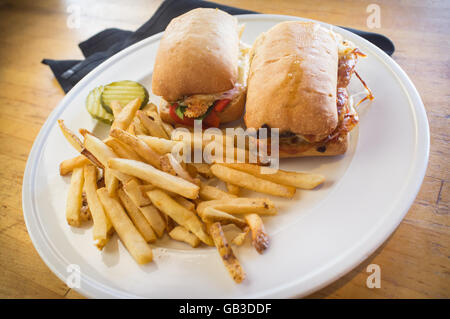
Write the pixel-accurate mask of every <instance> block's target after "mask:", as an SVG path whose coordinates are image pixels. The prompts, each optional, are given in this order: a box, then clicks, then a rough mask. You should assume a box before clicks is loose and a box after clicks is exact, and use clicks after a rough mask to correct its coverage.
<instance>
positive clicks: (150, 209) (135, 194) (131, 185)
mask: <svg viewBox="0 0 450 319" xmlns="http://www.w3.org/2000/svg"><path fill="white" fill-rule="evenodd" d="M140 186H144V185H139V184H138V183H137V181H136V180H130V181H129V182H128V183H126V184H124V185H123V190H124V191H125V193H126V194H127V195H128V197H130V199H131V200H132V201H133V203H134V204H135V205H136V206H137V207H138V208H139V210H140V211H141V213H142V214H143V215H144V217H145V218H146V219H147V221H148V223H149V224H150V226H152V228H153V230H154V231H155V232H156V234H157V235H158V237H161V236H162V235H163V233H164V229H165V227H166V223H165V221H164V219H163V217H162V216H161V214H160V213H159V212H158V210H157V209H156V207H154V206H153V205H152V202H151V200H150V199H149V198H148V196H147V194H146V193H145V192H143V191H142V190H141V187H140ZM152 189H155V187H154V186H152Z"/></svg>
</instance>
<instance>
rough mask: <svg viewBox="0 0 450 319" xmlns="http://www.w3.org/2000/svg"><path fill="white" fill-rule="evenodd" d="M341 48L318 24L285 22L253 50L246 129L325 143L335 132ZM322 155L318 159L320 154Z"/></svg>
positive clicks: (274, 28) (260, 40)
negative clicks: (265, 129)
mask: <svg viewBox="0 0 450 319" xmlns="http://www.w3.org/2000/svg"><path fill="white" fill-rule="evenodd" d="M337 67H338V45H337V42H336V40H335V38H334V37H333V36H332V35H331V34H330V32H328V31H327V30H326V29H324V28H323V27H321V26H320V25H319V24H317V23H312V22H298V21H289V22H282V23H280V24H277V25H276V26H274V27H273V28H271V29H270V30H269V31H267V33H265V34H264V35H263V36H261V37H259V38H258V40H257V41H256V42H255V44H254V47H253V48H252V58H251V64H250V73H249V78H248V90H247V102H246V114H245V117H244V119H245V124H246V126H247V127H248V128H255V129H258V128H260V127H262V126H269V127H270V128H279V129H280V133H282V132H285V131H289V132H292V133H295V134H298V135H303V136H309V137H310V138H312V139H313V140H314V141H319V140H322V139H323V138H325V137H327V136H328V135H329V134H330V133H331V132H333V131H334V129H335V128H336V126H337V123H338V116H337V108H336V85H337ZM317 155H319V154H317Z"/></svg>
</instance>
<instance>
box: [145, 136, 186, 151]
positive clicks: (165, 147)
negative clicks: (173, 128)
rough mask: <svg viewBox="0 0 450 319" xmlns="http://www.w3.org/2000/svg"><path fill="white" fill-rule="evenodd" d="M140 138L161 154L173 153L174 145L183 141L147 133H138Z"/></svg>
mask: <svg viewBox="0 0 450 319" xmlns="http://www.w3.org/2000/svg"><path fill="white" fill-rule="evenodd" d="M138 138H139V139H140V140H142V141H143V142H144V143H145V144H147V145H148V146H149V147H151V148H152V149H153V150H155V151H156V152H158V153H159V154H161V155H164V154H167V153H171V152H172V148H173V147H175V146H176V145H179V144H180V143H182V142H177V141H172V140H166V139H164V138H160V137H155V136H147V135H138Z"/></svg>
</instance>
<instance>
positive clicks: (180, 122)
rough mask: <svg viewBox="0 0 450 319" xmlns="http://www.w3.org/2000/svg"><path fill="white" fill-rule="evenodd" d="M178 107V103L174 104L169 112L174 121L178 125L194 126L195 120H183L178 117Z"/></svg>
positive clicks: (185, 118) (186, 118)
mask: <svg viewBox="0 0 450 319" xmlns="http://www.w3.org/2000/svg"><path fill="white" fill-rule="evenodd" d="M177 107H178V103H174V104H172V105H171V106H170V110H169V113H170V116H171V117H172V118H173V120H174V121H175V122H177V123H178V124H183V125H188V126H194V119H191V118H189V117H186V116H185V117H184V119H181V118H180V117H179V116H178V115H177V113H176V112H175V110H176V109H177Z"/></svg>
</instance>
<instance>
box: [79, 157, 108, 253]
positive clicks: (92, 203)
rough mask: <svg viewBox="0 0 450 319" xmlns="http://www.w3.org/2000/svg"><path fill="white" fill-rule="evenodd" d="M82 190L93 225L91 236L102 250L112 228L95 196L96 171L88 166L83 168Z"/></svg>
mask: <svg viewBox="0 0 450 319" xmlns="http://www.w3.org/2000/svg"><path fill="white" fill-rule="evenodd" d="M84 190H85V192H86V198H87V202H88V205H89V209H90V211H91V214H92V220H93V224H94V226H93V230H92V234H93V237H94V241H95V245H96V246H97V247H98V249H100V250H102V249H103V247H104V246H105V245H106V243H107V242H108V235H109V234H110V233H111V232H112V231H113V228H112V224H111V222H110V220H109V219H108V217H106V214H105V211H104V210H103V206H102V204H101V203H100V200H99V199H98V196H97V169H96V168H95V167H94V166H93V165H90V164H88V165H86V166H85V167H84Z"/></svg>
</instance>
